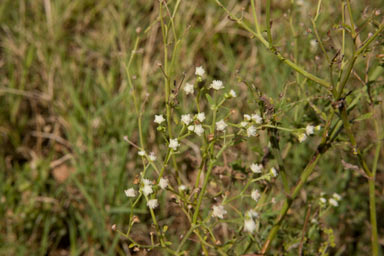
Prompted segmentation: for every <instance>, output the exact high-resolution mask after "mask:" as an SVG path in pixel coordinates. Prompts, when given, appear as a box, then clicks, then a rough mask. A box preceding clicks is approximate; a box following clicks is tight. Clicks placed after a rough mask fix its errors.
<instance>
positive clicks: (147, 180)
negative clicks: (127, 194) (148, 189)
mask: <svg viewBox="0 0 384 256" xmlns="http://www.w3.org/2000/svg"><path fill="white" fill-rule="evenodd" d="M141 182H142V183H143V184H144V186H146V185H152V181H150V180H149V179H142V180H141Z"/></svg>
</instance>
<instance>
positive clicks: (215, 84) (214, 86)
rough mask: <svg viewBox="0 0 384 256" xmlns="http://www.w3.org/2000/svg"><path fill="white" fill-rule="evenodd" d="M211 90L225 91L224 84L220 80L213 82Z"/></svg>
mask: <svg viewBox="0 0 384 256" xmlns="http://www.w3.org/2000/svg"><path fill="white" fill-rule="evenodd" d="M209 88H212V89H215V90H220V89H223V88H224V86H223V82H222V81H220V80H213V81H212V83H211V85H210V87H209Z"/></svg>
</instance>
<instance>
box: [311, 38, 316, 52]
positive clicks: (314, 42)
mask: <svg viewBox="0 0 384 256" xmlns="http://www.w3.org/2000/svg"><path fill="white" fill-rule="evenodd" d="M309 44H310V46H311V47H310V49H311V51H312V52H315V51H316V50H317V46H318V42H317V40H315V39H312V40H311V41H309Z"/></svg>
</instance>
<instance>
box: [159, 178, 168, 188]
mask: <svg viewBox="0 0 384 256" xmlns="http://www.w3.org/2000/svg"><path fill="white" fill-rule="evenodd" d="M168 185H169V181H168V179H165V178H161V179H160V181H159V186H160V188H162V189H166V188H167V187H168Z"/></svg>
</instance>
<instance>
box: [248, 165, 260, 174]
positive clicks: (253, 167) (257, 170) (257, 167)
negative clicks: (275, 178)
mask: <svg viewBox="0 0 384 256" xmlns="http://www.w3.org/2000/svg"><path fill="white" fill-rule="evenodd" d="M250 168H251V171H252V172H254V173H261V170H262V169H263V165H262V164H255V163H253V164H251V166H250Z"/></svg>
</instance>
